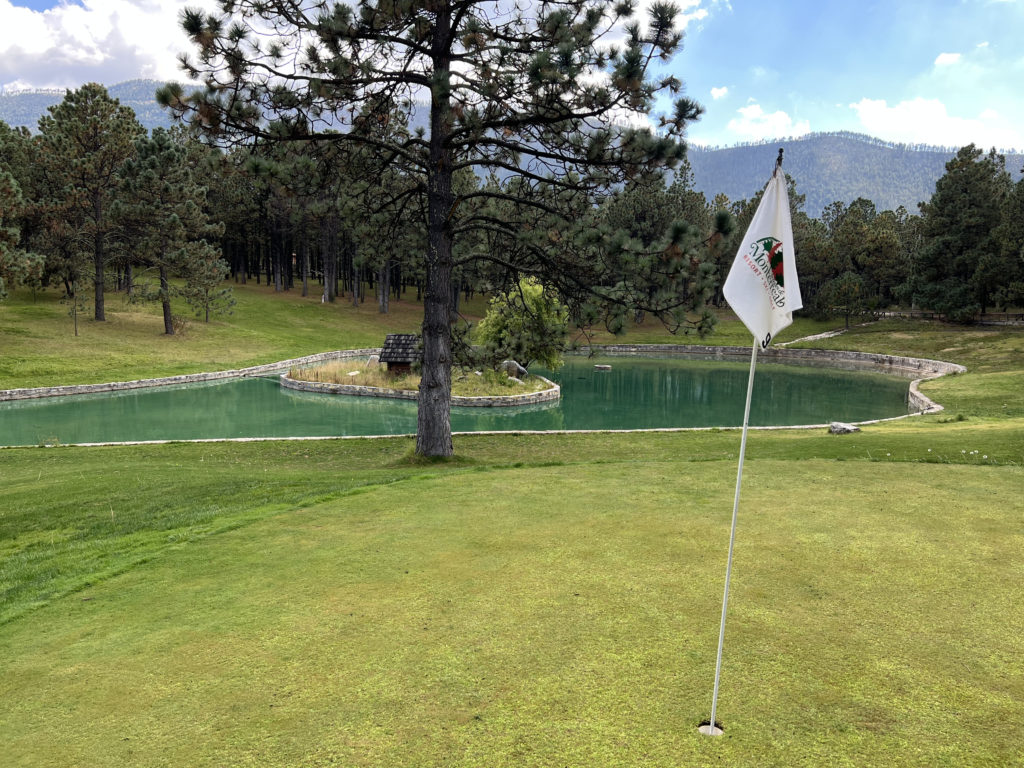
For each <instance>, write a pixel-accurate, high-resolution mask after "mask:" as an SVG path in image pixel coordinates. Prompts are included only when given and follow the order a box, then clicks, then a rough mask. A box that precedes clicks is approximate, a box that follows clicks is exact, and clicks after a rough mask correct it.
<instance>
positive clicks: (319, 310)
mask: <svg viewBox="0 0 1024 768" xmlns="http://www.w3.org/2000/svg"><path fill="white" fill-rule="evenodd" d="M233 289H234V294H235V298H236V300H237V305H236V307H235V308H234V312H233V313H232V314H231V315H228V316H224V317H216V318H214V319H212V320H211V321H210V322H209V323H204V322H201V321H199V320H190V321H189V322H188V324H187V326H186V328H185V330H184V332H183V333H181V334H180V335H175V336H165V335H163V321H162V320H161V317H160V316H159V315H158V314H157V310H158V308H157V307H152V306H145V305H142V306H140V305H137V304H130V305H129V304H126V303H125V302H124V298H123V296H121V295H117V294H111V295H109V297H108V304H107V320H106V321H105V322H101V323H99V322H95V321H93V320H88V319H84V320H83V319H82V318H79V334H80V335H79V336H77V337H76V336H74V331H73V328H72V325H71V319H70V318H69V317H67V307H66V306H65V305H63V304H61V303H60V301H59V300H58V297H57V295H56V293H54V292H53V291H48V292H43V293H41V294H39V295H38V296H36V297H35V298H34V299H33V298H32V296H31V295H30V294H29V293H28V292H27V291H24V290H22V291H18V292H16V293H15V294H14V295H13V296H12V298H10V299H8V300H7V301H4V302H0V342H2V345H0V350H2V351H0V389H14V388H17V387H36V386H52V385H54V384H58V383H60V384H95V383H99V382H105V381H124V380H128V379H139V378H155V377H158V376H174V375H177V374H181V373H196V372H199V371H217V370H227V369H231V368H241V367H244V366H248V365H258V364H261V363H268V362H276V361H278V360H287V359H290V358H294V357H301V356H303V355H310V354H314V353H316V352H326V351H328V350H333V349H342V348H345V347H379V346H380V345H381V344H382V343H383V341H384V335H385V334H386V333H388V332H406V333H413V332H417V331H418V329H419V326H420V324H421V323H422V321H423V317H422V305H420V304H417V303H416V302H415V301H412V300H403V301H392V302H391V311H390V313H389V314H387V315H381V314H380V313H379V312H378V311H377V305H376V304H375V303H373V302H369V303H364V304H361V305H360V306H358V307H353V306H352V304H351V303H350V302H348V301H345V300H344V299H339V300H338V302H337V303H336V304H326V305H325V304H321V303H320V297H319V296H310V297H308V298H305V299H304V298H302V296H301V295H299V291H297V290H293V291H289V292H282V293H275V292H274V291H273V289H272V288H271V287H268V286H265V285H264V286H257V285H254V284H252V283H249V284H247V285H235V286H233ZM473 309H474V307H473V306H470V307H468V308H467V310H468V311H469V312H470V314H471V315H472V311H473ZM187 310H188V307H187V306H185V305H184V304H183V303H182V305H181V306H180V307H179V306H176V307H175V311H180V312H182V313H186V312H187Z"/></svg>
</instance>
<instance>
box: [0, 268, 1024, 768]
mask: <svg viewBox="0 0 1024 768" xmlns="http://www.w3.org/2000/svg"><path fill="white" fill-rule="evenodd" d="M248 295H250V297H251V299H252V301H253V302H254V303H253V305H252V309H253V310H255V312H254V314H256V315H257V316H263V317H265V318H267V320H268V323H267V324H268V330H267V335H266V337H263V336H262V334H261V333H260V331H259V326H260V322H259V321H258V320H257V319H256V318H249V319H246V320H244V321H243V320H242V319H241V318H239V319H238V320H237V322H238V325H231V324H230V323H225V324H224V325H223V326H222V330H221V331H220V332H221V333H223V334H224V335H225V339H224V341H225V347H226V350H227V351H226V352H225V353H224V355H223V357H224V360H225V362H226V361H227V360H228V359H230V360H231V361H232V362H230V364H225V365H220V366H217V367H234V366H235V365H240V364H243V363H242V361H241V360H240V359H239V357H238V356H239V355H240V354H242V353H241V350H242V349H243V348H244V349H246V350H248V352H247V354H251V355H252V357H250V358H247V359H246V361H247V362H248V361H251V362H266V361H267V359H283V358H285V357H293V356H299V355H302V354H309V353H312V352H314V351H321V350H322V349H327V348H338V347H345V346H363V345H367V346H370V345H376V344H379V343H380V342H379V339H380V338H382V335H381V331H382V330H384V329H385V327H386V323H387V318H385V319H381V318H380V316H378V315H377V314H376V311H375V307H374V308H373V312H372V313H367V314H366V315H360V314H358V313H356V314H354V315H352V316H349V315H348V314H346V313H345V312H344V311H342V310H341V309H340V308H339V309H338V310H337V311H338V315H337V316H336V317H334V316H330V315H329V313H331V312H332V311H334V308H330V307H329V308H323V307H320V305H319V304H317V306H316V307H315V309H318V310H321V309H326V311H327V313H328V316H329V317H332V318H333V319H331V320H330V323H335V322H337V325H338V327H337V328H333V327H331V328H329V329H321V331H310V330H309V329H308V327H307V325H304V323H305V322H306V320H305V318H306V316H305V315H303V314H302V313H301V312H299V311H298V310H294V309H289V307H290V306H291V305H292V303H296V302H294V298H295V297H294V296H292V297H281V296H274V295H273V294H272V293H267V292H261V291H259V290H256V289H255V288H254V289H252V291H251V293H249V294H248ZM275 302H278V303H280V304H281V307H280V308H279V310H275V309H274V308H273V307H271V306H269V305H271V304H274V303H275ZM297 303H298V304H300V305H301V302H297ZM393 306H394V305H393ZM26 307H30V305H29V304H27V303H26V302H24V301H22V300H21V297H16V299H15V301H14V302H12V303H11V304H10V305H0V327H2V328H9V327H10V322H9V321H11V318H12V317H14V318H15V320H14V321H13V322H14V324H15V325H16V327H17V328H19V329H20V330H18V331H15V332H13V333H12V332H9V331H7V330H0V340H2V341H3V343H4V346H3V347H0V348H2V349H3V350H4V351H3V353H0V355H3V356H6V354H7V349H8V346H7V342H8V341H10V340H11V339H18V338H20V337H22V336H25V335H31V334H35V337H36V338H35V344H36V345H37V346H38V347H39V349H38V356H39V357H38V359H39V360H40V361H42V362H41V363H40V364H41V365H43V364H44V363H45V366H50V370H51V373H53V372H59V370H60V369H61V363H60V361H57V360H51V359H50V357H51V356H54V355H60V354H68V355H70V357H71V358H72V361H71V365H70V367H71V368H73V369H75V370H77V371H78V373H79V375H80V376H82V377H84V378H85V379H87V380H93V381H96V380H106V379H109V378H137V377H142V376H148V375H158V374H159V373H160V372H163V368H162V367H164V366H181V367H183V368H187V369H189V370H197V369H202V368H206V367H209V366H210V359H211V356H214V355H218V354H220V353H218V352H217V351H216V348H217V344H216V343H215V342H214V340H212V339H209V338H206V337H205V336H203V335H201V334H196V335H190V334H191V332H192V328H190V329H189V333H186V335H185V336H184V337H182V338H181V339H178V340H174V342H173V343H174V344H177V345H178V346H177V347H175V349H177V350H178V352H179V356H178V358H177V359H175V358H174V356H172V355H167V354H166V352H165V351H166V348H163V349H164V350H165V351H164V352H152V351H148V352H146V353H145V354H143V353H141V352H140V353H139V354H140V355H142V358H140V361H139V366H140V368H138V369H133V373H132V374H131V375H129V376H123V375H109V376H108V375H104V374H105V372H106V370H107V369H106V368H104V366H105V365H113V366H114V367H115V368H117V366H124V367H128V368H130V354H129V353H130V347H131V344H125V345H122V346H118V345H119V342H117V340H116V339H115V338H114V335H113V334H111V335H110V336H109V337H108V336H107V335H106V334H108V333H109V327H107V328H103V329H102V330H101V329H100V328H99V324H94V326H95V327H94V328H92V329H91V330H94V331H96V332H97V334H98V335H100V336H102V337H103V341H102V342H101V341H96V342H94V343H95V345H96V346H95V347H94V349H95V351H96V353H97V358H96V359H94V360H90V358H89V355H88V354H87V353H85V352H83V351H81V350H80V349H79V348H75V347H73V346H70V347H69V348H68V349H64V346H63V345H64V341H60V340H58V341H56V342H53V341H51V340H48V339H47V338H46V336H45V333H43V331H44V330H45V329H46V328H48V327H50V326H48V325H47V323H50V322H52V318H49V319H47V318H46V317H43V318H36V319H32V318H29V319H28V320H26V319H25V317H26V315H25V313H26V311H28V310H27V309H26ZM7 310H11V311H10V312H9V313H8V314H4V313H5V312H6V311H7ZM29 314H31V312H29ZM412 314H415V313H414V312H410V318H411V316H412ZM275 317H276V318H277V320H276V321H273V322H272V319H273V318H275ZM397 317H398V315H396V316H395V317H393V318H391V320H395V319H396V318H397ZM17 318H21V319H17ZM360 318H362V320H363V321H365V325H364V326H363V328H364V330H359V325H358V323H356V322H355V321H356V320H358V319H360ZM135 320H138V322H139V323H142V320H141V319H138V318H135V319H133V322H135ZM342 320H345V323H342V322H341V321H342ZM156 322H157V323H158V318H156ZM274 322H277V323H278V324H279V325H278V327H276V328H275V327H274ZM731 323H732V324H731ZM734 325H735V324H734V321H729V320H727V319H726V320H725V321H724V322H723V323H722V324H721V326H720V333H721V335H716V336H715V337H712V339H710V340H709V342H710V343H730V344H737V345H740V344H742V345H744V346H745V345H747V344H748V343H749V339H748V338H747V337H745V336H744V337H743V339H740V338H735V339H734V338H732V336H736V337H739V335H740V334H739V333H738V332H736V331H735V328H734ZM292 326H293V327H292ZM157 327H158V326H157ZM414 329H415V328H414V326H412V327H402V328H395V330H414ZM793 330H794V331H795V332H796V333H797V334H799V335H805V334H806V333H815V332H818V331H820V330H824V328H822V327H820V325H817V324H813V323H810V322H808V321H801V323H800V324H794V329H793ZM250 331H251V334H250ZM328 331H330V333H335V332H336V333H337V340H336V343H332V344H326V345H325V346H324V347H317V348H309V347H306V346H304V345H306V344H312V343H313V340H315V339H320V340H325V339H326V336H327V335H328ZM147 333H148V332H147ZM361 333H365V334H366V335H365V336H360V335H359V334H361ZM318 334H319V335H318ZM374 334H376V335H374ZM659 334H660V332H659V331H656V330H652V327H651V326H647V325H645V326H644V327H641V328H640V329H634V330H632V331H631V332H630V334H629V335H628V336H627V339H626V340H628V341H637V340H640V341H643V340H647V341H651V342H661V341H663V340H664V339H663V338H662V337H661V336H660V335H659ZM250 335H251V337H252V338H256V339H257V340H256V341H252V344H251V346H250V343H249V342H250V341H251V339H250V338H249V337H250ZM371 336H372V337H373V338H374V339H376V341H371V340H370V337H371ZM158 337H159V334H158V333H157V334H156V335H155V336H148V335H147V336H145V339H147V341H145V342H143V341H140V340H139V339H141V338H143V337H142V336H140V337H138V339H136V342H135V343H136V344H137V345H139V346H147V345H149V341H148V340H152V339H153V338H158ZM793 337H794V338H795V335H794V336H793ZM364 339H365V340H364ZM242 340H246V341H244V342H243V341H242ZM163 341H164V340H163V339H159V338H158V341H156V342H155V346H156V347H159V346H160V344H161V343H162V342H163ZM104 344H107V345H110V346H112V347H113V348H114V351H113V352H111V356H110V357H103V356H102V355H100V354H99V351H100V349H101V348H102V347H103V346H104ZM48 345H49V346H48ZM825 345H832V346H837V347H843V348H852V349H863V350H865V351H874V352H892V353H895V354H910V355H915V356H924V357H937V358H941V359H949V360H952V361H954V362H961V363H963V364H965V365H967V366H968V368H969V372H968V373H967V374H964V375H962V376H955V377H946V378H944V379H940V380H938V381H935V382H931V383H928V384H926V385H925V387H924V388H925V390H926V391H927V392H928V394H929V395H930V396H931V397H933V398H935V399H937V400H938V401H939V402H943V403H944V404H945V405H947V411H946V412H944V413H942V414H937V415H935V416H929V417H925V418H917V419H910V420H904V421H901V422H894V423H888V424H879V425H874V426H868V427H866V428H865V429H864V431H863V432H861V433H859V434H855V435H850V436H843V437H838V436H831V435H828V434H826V433H824V431H810V432H802V431H758V432H754V433H752V434H751V436H750V438H749V442H748V447H747V458H748V462H747V464H746V467H747V468H746V472H745V478H744V487H743V495H742V501H741V508H740V530H739V539H738V549H737V561H736V565H735V567H734V573H733V578H734V581H733V592H732V598H731V601H730V617H729V626H728V630H727V636H726V659H725V668H724V676H723V689H722V695H721V699H720V706H719V718H720V719H721V720H722V721H723V722H724V724H725V726H726V736H725V737H724V738H722V739H718V740H711V739H707V738H703V737H699V736H698V735H697V733H696V725H697V722H698V721H699V720H701V719H703V718H706V717H707V714H708V711H707V710H708V708H709V706H710V688H711V682H712V676H713V672H714V651H715V641H716V639H717V622H718V611H719V608H720V599H721V586H722V576H723V571H724V561H725V546H726V540H727V536H728V524H729V512H730V510H731V504H732V493H733V483H734V481H735V471H736V456H737V451H738V448H739V434H738V432H737V431H735V430H725V431H707V432H690V433H643V434H586V435H582V434H566V435H543V436H538V435H531V436H526V435H502V436H486V435H478V436H466V437H459V438H456V451H457V457H456V458H455V459H454V460H450V461H436V462H425V461H421V460H417V459H416V458H415V457H413V456H412V454H411V443H410V441H408V440H407V439H401V438H395V439H384V440H338V441H324V442H302V443H296V442H266V443H248V444H228V443H215V444H170V445H162V446H137V447H109V448H93V449H84V448H53V449H7V450H0V478H2V481H3V482H2V483H0V589H2V597H3V603H2V607H0V622H2V623H0V656H2V657H3V658H4V660H5V663H4V664H5V666H4V674H3V675H2V676H0V733H3V735H4V738H3V744H4V747H3V754H4V759H3V761H2V762H4V764H11V765H33V766H37V765H38V766H45V765H61V766H63V765H74V764H81V765H96V766H102V765H197V766H201V765H218V766H221V765H223V766H229V765H260V766H275V765H281V766H292V765H310V766H319V765H346V766H347V765H380V766H404V765H408V766H430V765H438V766H440V765H466V766H469V765H495V766H499V765H509V766H513V765H514V766H520V765H522V766H529V765H556V764H562V765H580V766H590V765H602V766H604V765H608V766H615V765H622V766H627V765H628V766H634V765H651V766H674V765H687V766H690V765H694V766H702V765H725V766H749V765H778V766H820V765H851V766H873V765H879V766H881V765H885V766H889V765H894V766H900V765H908V766H909V765H914V766H917V765H953V766H960V765H963V766H978V765H992V766H1004V765H1014V764H1018V763H1019V762H1020V739H1019V737H1020V733H1021V732H1024V664H1022V662H1021V659H1022V658H1024V647H1022V646H1024V640H1022V638H1024V625H1022V621H1024V619H1022V616H1024V614H1021V613H1020V611H1019V610H1018V607H1019V606H1018V605H1017V603H1018V602H1019V595H1018V593H1019V584H1020V583H1021V579H1022V577H1024V572H1022V570H1021V564H1020V558H1019V553H1020V551H1021V547H1022V544H1024V528H1022V526H1021V520H1022V519H1024V507H1022V506H1021V499H1022V498H1024V470H1022V466H1024V437H1022V435H1024V402H1022V401H1024V387H1021V386H1020V385H1021V383H1022V381H1024V334H1022V333H1021V332H1020V331H1007V330H1001V331H1000V330H993V331H989V330H984V329H974V328H968V329H952V328H948V327H945V326H934V327H932V326H928V325H924V324H911V325H907V324H902V323H895V322H890V323H885V324H877V325H873V326H865V327H861V328H857V329H853V330H852V331H851V332H850V333H849V334H847V335H844V336H840V337H838V338H836V339H832V340H823V341H819V342H816V343H815V346H825ZM31 348H32V344H25V345H23V346H22V347H21V349H22V350H23V352H24V350H27V349H31ZM232 350H233V351H232ZM285 350H287V351H285ZM147 355H148V356H147ZM261 355H267V356H269V357H261ZM2 360H3V357H0V365H3V364H4V363H3V362H2ZM147 366H148V367H147ZM90 377H91V378H90ZM21 380H22V381H24V380H25V379H21ZM57 381H62V379H60V378H58V379H57ZM0 382H3V383H0V387H5V386H8V385H7V384H6V382H5V381H4V379H2V378H0ZM42 383H56V382H55V381H54V380H53V379H49V380H47V381H45V382H42ZM21 385H23V384H18V386H21Z"/></svg>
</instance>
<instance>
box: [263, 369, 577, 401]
mask: <svg viewBox="0 0 1024 768" xmlns="http://www.w3.org/2000/svg"><path fill="white" fill-rule="evenodd" d="M537 378H539V379H543V380H544V381H546V382H547V383H548V385H549V389H545V390H542V391H540V392H527V393H526V394H522V395H495V396H493V397H459V396H458V395H452V405H456V406H469V407H477V408H483V407H495V406H497V407H506V406H515V405H534V404H536V403H547V402H551V401H554V400H558V399H559V398H560V397H561V396H562V390H561V387H559V386H558V385H557V384H555V383H554V382H553V381H548V380H547V379H545V378H544V377H543V376H538V377H537ZM281 386H282V387H285V388H286V389H295V390H299V391H302V392H319V393H321V394H331V395H355V396H357V397H389V398H393V399H395V400H416V399H417V393H416V392H412V391H410V390H408V389H385V388H383V387H364V386H360V385H358V384H333V383H330V382H324V381H299V380H298V379H293V378H291V377H289V376H288V374H286V373H284V374H281Z"/></svg>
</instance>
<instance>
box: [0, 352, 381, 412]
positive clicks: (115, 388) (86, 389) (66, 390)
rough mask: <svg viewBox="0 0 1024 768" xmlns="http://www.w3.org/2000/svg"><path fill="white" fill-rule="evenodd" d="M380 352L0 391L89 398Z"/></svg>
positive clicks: (5, 395) (12, 395) (12, 396)
mask: <svg viewBox="0 0 1024 768" xmlns="http://www.w3.org/2000/svg"><path fill="white" fill-rule="evenodd" d="M379 353H380V348H376V349H343V350H338V351H335V352H321V353H319V354H316V355H307V356H306V357H297V358H295V359H293V360H282V361H281V362H278V363H267V364H266V365H254V366H251V367H249V368H238V369H235V370H230V371H215V372H213V373H187V374H183V375H181V376H165V377H164V378H161V379H138V380H136V381H112V382H108V383H106V384H70V385H66V386H63V387H33V388H25V389H0V401H4V400H31V399H33V398H37V397H57V396H60V395H87V394H91V393H93V392H121V391H124V390H129V389H143V388H145V387H164V386H167V385H169V384H195V383H198V382H203V381H217V380H219V379H235V378H241V377H244V376H264V375H266V374H268V373H275V372H277V371H280V370H286V369H288V368H291V367H292V366H295V365H313V364H314V363H323V362H326V361H328V360H344V359H347V358H350V357H369V356H370V355H376V354H379Z"/></svg>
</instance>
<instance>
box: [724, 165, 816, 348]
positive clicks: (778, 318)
mask: <svg viewBox="0 0 1024 768" xmlns="http://www.w3.org/2000/svg"><path fill="white" fill-rule="evenodd" d="M779 165H781V157H780V163H779ZM779 165H777V166H776V169H775V173H773V174H772V177H771V179H770V180H769V182H768V186H767V187H766V188H765V190H764V195H763V196H762V197H761V202H760V204H759V205H758V206H757V211H755V212H754V219H753V221H751V222H750V227H748V228H747V233H746V234H745V235H744V236H743V240H742V242H741V243H740V248H739V250H738V251H737V252H736V259H735V261H733V263H732V268H731V269H730V270H729V276H728V277H727V278H726V279H725V287H724V288H723V294H724V295H725V300H726V301H727V302H729V306H730V307H732V309H733V312H735V313H736V315H737V317H739V319H740V320H742V321H743V324H744V325H745V326H747V328H749V329H750V332H751V333H752V334H754V338H755V339H757V340H758V342H759V343H760V345H761V348H762V349H765V348H766V347H767V346H768V345H769V344H770V343H771V341H772V339H773V338H775V335H776V334H777V333H778V332H779V331H781V330H782V329H783V328H785V327H786V326H788V325H791V324H792V323H793V312H794V311H795V310H797V309H800V307H802V306H803V300H802V299H801V298H800V285H799V284H798V283H797V278H796V254H795V253H794V251H793V226H792V224H791V222H790V219H789V196H788V195H787V194H786V180H785V177H784V176H783V175H782V174H780V173H779Z"/></svg>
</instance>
